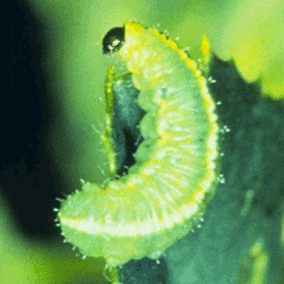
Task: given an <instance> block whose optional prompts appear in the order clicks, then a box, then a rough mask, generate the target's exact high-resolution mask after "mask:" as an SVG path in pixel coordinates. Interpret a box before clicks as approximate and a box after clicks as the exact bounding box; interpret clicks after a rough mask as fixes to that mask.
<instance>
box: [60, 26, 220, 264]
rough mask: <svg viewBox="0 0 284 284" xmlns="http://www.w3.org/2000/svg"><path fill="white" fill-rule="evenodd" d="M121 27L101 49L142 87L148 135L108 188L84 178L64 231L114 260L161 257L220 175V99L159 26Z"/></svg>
mask: <svg viewBox="0 0 284 284" xmlns="http://www.w3.org/2000/svg"><path fill="white" fill-rule="evenodd" d="M115 29H118V28H115ZM121 29H124V30H123V31H120V30H118V31H119V34H120V39H119V40H117V41H116V39H115V35H113V32H112V33H110V35H111V36H112V37H113V38H112V40H111V41H110V40H109V38H108V40H107V41H106V44H105V45H104V52H105V53H112V52H113V51H115V52H116V54H117V55H118V56H119V57H120V58H121V59H122V60H123V61H124V62H125V64H126V66H127V68H128V70H129V72H131V73H132V81H133V84H134V86H135V87H136V88H137V89H139V90H140V93H139V96H138V104H139V105H140V107H141V108H142V109H143V110H145V111H146V114H145V116H144V117H143V119H142V121H141V123H140V131H141V133H142V136H143V138H144V141H143V142H142V143H141V144H140V145H139V147H138V150H137V152H136V153H135V160H136V163H135V164H134V165H133V166H132V167H130V169H129V172H128V174H127V175H124V176H122V177H120V178H119V179H118V180H112V181H109V182H108V183H107V184H106V185H105V187H104V188H102V187H100V186H99V185H96V184H93V183H89V182H87V183H84V184H83V188H82V190H81V191H79V192H78V193H74V194H73V195H72V196H71V197H70V198H68V199H66V200H65V201H64V202H63V206H62V208H61V209H60V212H59V214H58V215H59V219H60V224H61V227H62V232H63V234H64V236H65V237H66V238H67V239H68V240H69V241H70V242H71V243H72V244H74V245H75V246H77V247H78V248H79V249H80V251H81V252H82V253H83V254H84V255H87V256H93V257H104V258H105V259H106V261H107V264H108V265H110V266H118V265H123V264H125V263H126V262H128V261H129V260H131V259H141V258H143V257H150V258H158V257H159V256H160V255H161V254H162V253H163V252H164V251H165V250H166V249H167V248H168V247H170V246H171V245H172V244H174V243H175V242H176V241H177V240H179V239H180V238H182V237H184V236H185V235H186V234H187V233H188V232H189V230H190V229H192V228H193V226H194V225H195V224H196V223H198V222H199V219H200V218H201V216H202V214H203V213H204V210H205V209H206V206H207V203H208V202H209V200H210V199H211V198H212V196H213V195H214V192H215V181H216V178H217V171H216V159H217V156H218V149H217V147H218V143H217V140H218V132H219V127H218V125H217V123H216V121H217V116H216V114H215V113H214V110H215V104H214V102H213V100H212V98H211V95H210V94H209V92H208V89H207V86H206V80H205V78H204V77H203V76H202V75H201V72H200V71H199V70H198V69H197V65H196V63H195V62H194V61H193V60H191V59H189V58H187V56H186V54H185V53H184V52H183V51H182V50H180V49H179V48H178V47H177V45H176V44H175V43H174V42H173V41H171V40H168V39H166V38H165V37H164V36H163V35H161V34H159V33H158V31H157V30H155V29H146V28H144V27H143V26H141V25H140V24H138V23H126V24H125V26H124V28H121ZM123 33H124V41H125V42H123V43H122V40H121V35H123ZM112 43H113V44H112ZM118 46H119V47H118Z"/></svg>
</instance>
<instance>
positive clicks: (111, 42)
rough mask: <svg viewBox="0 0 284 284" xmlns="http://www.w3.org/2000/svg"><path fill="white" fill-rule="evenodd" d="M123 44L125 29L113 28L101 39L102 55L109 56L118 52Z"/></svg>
mask: <svg viewBox="0 0 284 284" xmlns="http://www.w3.org/2000/svg"><path fill="white" fill-rule="evenodd" d="M124 42H125V28H124V27H123V28H113V29H111V30H109V31H108V32H107V34H106V35H105V37H104V38H103V53H104V54H106V55H110V54H112V53H114V52H116V51H118V50H119V49H120V48H121V47H122V45H123V44H124Z"/></svg>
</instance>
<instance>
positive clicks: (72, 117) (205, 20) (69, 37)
mask: <svg viewBox="0 0 284 284" xmlns="http://www.w3.org/2000/svg"><path fill="white" fill-rule="evenodd" d="M20 2H21V1H19V3H20ZM15 3H16V2H15ZM23 3H26V4H27V5H28V6H27V9H29V10H30V11H31V13H32V14H33V16H34V18H35V19H36V21H38V22H40V23H41V27H42V29H41V30H40V35H39V37H40V40H41V42H42V43H43V50H40V51H38V52H40V53H41V55H40V56H41V60H42V72H43V73H44V76H45V80H46V83H47V87H48V97H49V103H50V106H51V107H56V110H57V115H56V116H55V117H54V119H53V120H52V121H50V122H49V127H48V128H46V130H45V131H47V132H48V133H49V135H48V137H49V138H48V142H47V143H48V145H49V148H50V152H49V153H50V155H51V157H52V162H53V163H54V165H55V167H56V169H57V171H58V173H59V174H60V177H61V179H62V180H64V182H65V185H66V186H65V188H64V191H65V192H66V193H70V192H71V191H73V190H74V189H75V188H76V187H77V185H78V181H79V179H80V178H84V179H85V180H89V181H93V182H101V181H102V180H103V179H104V178H105V176H104V175H103V174H102V173H101V170H100V168H99V167H101V168H102V169H104V170H106V171H107V168H108V166H107V164H106V163H105V161H106V160H107V159H106V157H105V154H104V153H102V149H103V144H102V143H101V142H100V140H99V133H96V132H95V131H93V129H92V127H91V126H92V125H94V126H95V128H96V129H97V130H98V132H103V129H104V102H103V100H102V96H103V94H104V78H105V75H106V70H107V68H108V67H109V66H110V65H111V64H112V63H113V59H107V60H106V58H105V57H103V55H102V52H101V39H102V37H103V35H104V34H105V33H106V31H107V30H109V29H110V28H112V27H114V26H121V25H123V23H124V22H125V21H139V22H142V23H143V24H144V25H146V26H155V25H156V24H160V27H159V29H160V30H161V31H163V30H168V31H169V32H170V36H171V37H172V38H175V37H180V41H179V43H180V46H184V47H185V46H190V47H191V48H190V53H191V54H192V55H193V56H194V57H195V58H198V56H199V45H200V42H201V37H202V34H206V35H207V36H208V38H209V41H210V42H211V45H212V48H213V51H214V52H215V53H216V55H217V56H219V57H220V58H221V59H223V60H230V59H232V60H234V61H235V62H236V66H237V68H238V70H239V72H240V73H241V74H242V76H243V78H244V79H245V80H246V81H247V82H253V81H256V80H259V82H260V85H261V86H262V90H263V94H266V95H270V96H272V97H273V98H280V97H281V96H283V93H284V84H283V82H284V80H283V76H284V75H283V72H282V70H283V67H284V66H283V65H284V51H283V50H284V48H283V46H284V45H283V40H284V37H283V26H284V21H283V19H282V11H283V8H284V7H283V6H284V4H283V3H284V2H283V1H280V0H276V1H275V0H263V1H257V0H251V1H237V0H229V1H225V0H224V1H218V3H217V2H216V1H209V0H203V1H195V0H194V1H186V0H180V1H167V2H165V1H162V0H158V1H148V0H142V1H141V0H140V1H133V0H131V1H130V0H129V1H125V0H118V1H114V0H111V1H101V0H100V1H83V0H76V1H75V0H72V1H61V0H29V1H25V2H23ZM23 12H25V10H23ZM11 17H17V15H13V14H11ZM19 24H21V23H19ZM36 52H37V51H36ZM121 68H122V67H121ZM240 95H241V94H240ZM5 123H6V122H5ZM27 127H28V126H27ZM98 166H99V167H98ZM0 186H2V185H0ZM3 190H5V189H3ZM22 190H23V191H25V190H27V188H23V189H22ZM1 202H2V203H3V204H2V203H1V216H0V217H1V219H0V221H1V224H0V225H1V226H0V234H1V235H0V245H1V249H0V283H3V284H6V283H7V284H9V283H73V282H68V281H71V280H72V279H73V281H74V283H78V282H79V280H78V279H79V278H80V277H83V275H87V277H88V275H92V274H93V275H94V274H97V273H101V272H102V271H103V263H102V262H100V261H97V260H87V261H81V259H80V258H76V259H74V258H73V256H74V253H73V252H72V251H70V247H66V248H65V247H64V245H62V244H61V243H60V242H61V240H60V242H59V241H58V240H56V241H51V240H49V241H47V242H46V243H44V242H43V241H42V240H41V241H40V242H39V241H37V240H35V239H27V238H26V236H24V235H23V234H22V233H21V231H20V229H19V228H18V227H16V225H14V223H13V218H12V217H11V216H12V213H13V212H11V211H10V210H8V207H7V206H5V204H6V203H7V202H4V201H3V198H1ZM35 202H40V200H36V201H35ZM49 210H50V211H51V210H52V206H51V208H49ZM46 214H49V212H47V213H46ZM49 225H50V226H53V224H49ZM77 277H78V278H77ZM76 278H77V280H76ZM76 281H77V282H76ZM87 281H88V280H86V282H87ZM97 281H98V283H103V282H102V281H104V280H103V278H102V277H101V278H98V280H97Z"/></svg>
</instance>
